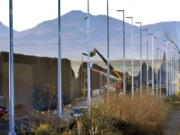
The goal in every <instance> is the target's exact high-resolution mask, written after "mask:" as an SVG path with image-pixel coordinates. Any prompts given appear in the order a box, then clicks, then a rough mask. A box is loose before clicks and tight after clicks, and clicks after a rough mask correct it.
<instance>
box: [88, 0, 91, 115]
mask: <svg viewBox="0 0 180 135" xmlns="http://www.w3.org/2000/svg"><path fill="white" fill-rule="evenodd" d="M87 39H88V61H87V89H88V111H89V115H90V109H91V67H90V53H91V43H90V14H89V0H87Z"/></svg>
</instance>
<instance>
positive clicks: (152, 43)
mask: <svg viewBox="0 0 180 135" xmlns="http://www.w3.org/2000/svg"><path fill="white" fill-rule="evenodd" d="M149 35H150V36H151V41H152V42H151V45H152V58H151V61H152V95H153V96H154V35H153V34H149Z"/></svg>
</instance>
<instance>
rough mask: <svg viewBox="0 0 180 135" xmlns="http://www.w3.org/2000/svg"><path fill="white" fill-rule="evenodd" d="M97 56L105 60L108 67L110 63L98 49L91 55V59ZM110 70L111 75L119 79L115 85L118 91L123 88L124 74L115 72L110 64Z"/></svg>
mask: <svg viewBox="0 0 180 135" xmlns="http://www.w3.org/2000/svg"><path fill="white" fill-rule="evenodd" d="M96 54H98V55H99V57H100V58H101V59H102V60H103V62H104V63H105V64H106V65H108V61H107V60H106V59H105V58H104V56H103V55H102V54H101V53H100V52H99V51H98V50H97V49H96V48H95V49H94V50H93V51H92V52H91V53H90V57H93V56H95V55H96ZM84 55H86V56H87V54H84ZM109 69H110V72H111V74H112V75H113V76H115V77H117V78H118V79H119V81H118V82H117V83H116V84H115V87H116V88H118V89H121V88H122V87H123V83H122V79H123V74H122V73H120V72H119V71H117V70H115V68H114V67H113V66H112V65H111V64H110V63H109Z"/></svg>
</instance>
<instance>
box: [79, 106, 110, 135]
mask: <svg viewBox="0 0 180 135" xmlns="http://www.w3.org/2000/svg"><path fill="white" fill-rule="evenodd" d="M110 120H111V119H109V117H106V115H105V113H103V109H102V108H101V107H99V106H98V108H97V107H92V108H91V114H90V115H88V114H87V113H85V114H83V116H82V117H80V118H79V119H78V121H77V129H78V135H104V134H105V133H107V132H109V131H110V128H111V126H110V123H111V121H110Z"/></svg>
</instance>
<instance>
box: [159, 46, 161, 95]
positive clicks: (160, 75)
mask: <svg viewBox="0 0 180 135" xmlns="http://www.w3.org/2000/svg"><path fill="white" fill-rule="evenodd" d="M160 60H161V65H160V73H159V90H160V97H161V95H162V87H161V86H162V51H161V50H160Z"/></svg>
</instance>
